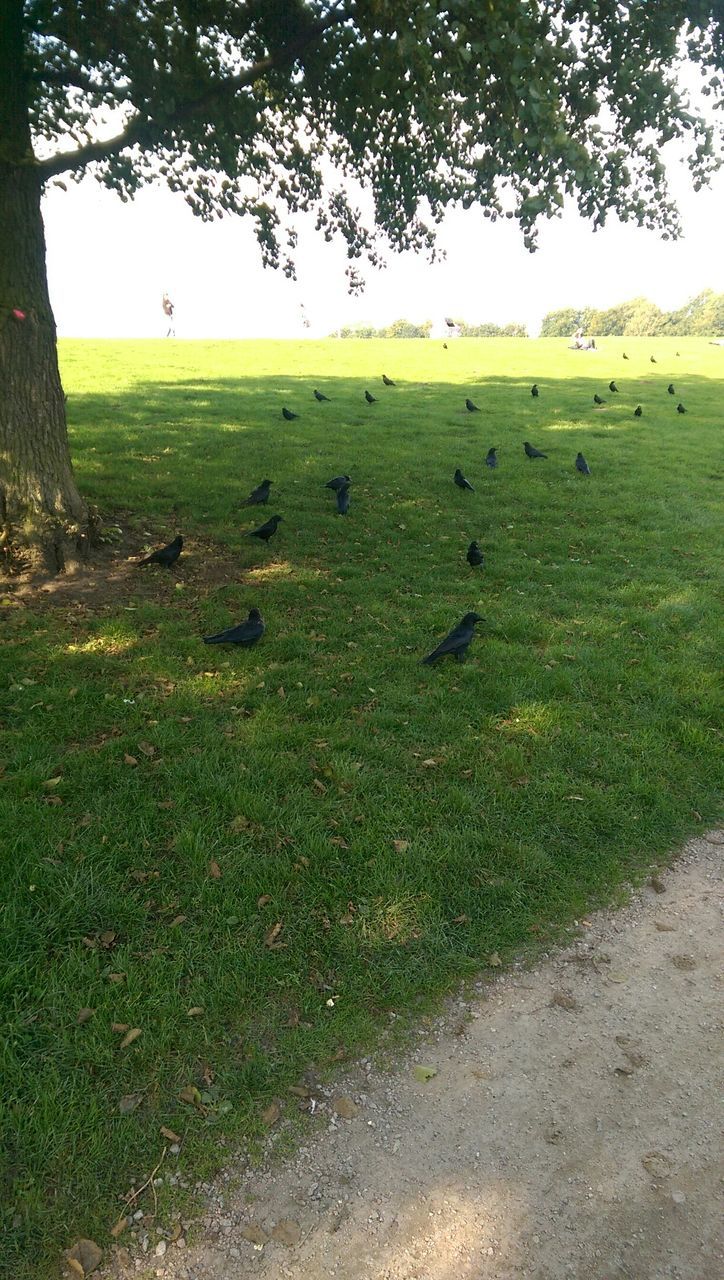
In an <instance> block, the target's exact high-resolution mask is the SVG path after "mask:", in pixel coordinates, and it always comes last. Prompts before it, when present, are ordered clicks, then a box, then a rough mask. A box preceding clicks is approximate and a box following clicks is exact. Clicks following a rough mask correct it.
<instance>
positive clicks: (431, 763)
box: [422, 759, 440, 769]
mask: <svg viewBox="0 0 724 1280" xmlns="http://www.w3.org/2000/svg"><path fill="white" fill-rule="evenodd" d="M439 763H440V761H439V760H433V759H430V760H423V762H422V767H423V769H436V768H437V766H438V764H439Z"/></svg>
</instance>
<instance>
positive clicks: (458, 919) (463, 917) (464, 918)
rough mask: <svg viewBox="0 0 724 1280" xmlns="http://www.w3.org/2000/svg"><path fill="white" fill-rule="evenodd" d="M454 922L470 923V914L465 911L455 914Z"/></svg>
mask: <svg viewBox="0 0 724 1280" xmlns="http://www.w3.org/2000/svg"><path fill="white" fill-rule="evenodd" d="M453 924H470V916H466V915H465V912H463V914H462V915H461V916H455V918H454V920H453Z"/></svg>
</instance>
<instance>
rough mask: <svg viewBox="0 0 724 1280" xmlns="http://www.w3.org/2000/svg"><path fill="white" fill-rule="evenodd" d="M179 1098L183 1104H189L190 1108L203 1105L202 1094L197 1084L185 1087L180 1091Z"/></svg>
mask: <svg viewBox="0 0 724 1280" xmlns="http://www.w3.org/2000/svg"><path fill="white" fill-rule="evenodd" d="M178 1096H179V1098H180V1100H181V1102H187V1103H188V1105H189V1106H190V1107H198V1106H200V1104H201V1094H200V1093H199V1091H198V1089H197V1088H196V1085H195V1084H187V1085H185V1086H184V1088H183V1089H180V1090H179V1095H178Z"/></svg>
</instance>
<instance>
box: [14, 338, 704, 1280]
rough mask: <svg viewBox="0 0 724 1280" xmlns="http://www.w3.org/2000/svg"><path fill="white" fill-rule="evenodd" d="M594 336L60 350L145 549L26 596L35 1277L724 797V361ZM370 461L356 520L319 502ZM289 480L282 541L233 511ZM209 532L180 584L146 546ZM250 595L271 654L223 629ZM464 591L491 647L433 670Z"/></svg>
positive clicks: (22, 923) (17, 622) (25, 1123)
mask: <svg viewBox="0 0 724 1280" xmlns="http://www.w3.org/2000/svg"><path fill="white" fill-rule="evenodd" d="M600 347H601V349H600V351H599V353H598V354H597V355H588V354H583V353H575V352H571V351H568V350H567V349H566V344H565V341H564V340H561V341H558V340H556V341H553V340H548V341H539V342H530V341H522V340H507V341H506V340H483V341H477V340H461V341H459V342H456V343H452V342H451V343H450V347H449V350H443V348H442V345H441V344H440V343H435V342H414V341H407V342H405V341H397V342H395V341H391V342H386V343H383V342H332V341H330V342H325V343H315V342H305V343H281V342H279V343H273V342H245V343H184V342H174V341H169V342H165V343H161V342H158V343H148V342H146V343H131V342H126V343H120V342H119V343H92V342H65V343H63V344H62V345H61V363H62V371H63V379H64V385H65V389H66V391H67V393H68V398H69V417H70V426H71V435H72V447H73V452H74V457H75V462H76V469H77V473H78V478H79V481H80V484H81V487H82V488H83V490H84V492H85V493H86V495H87V496H88V497H89V498H90V499H91V500H92V501H93V502H94V503H96V504H97V506H98V507H99V508H100V511H101V513H102V515H103V518H104V520H105V522H106V528H107V530H108V536H109V537H110V538H114V537H119V538H120V536H121V535H120V534H116V533H114V530H113V526H114V525H118V526H120V528H121V529H122V530H123V539H124V542H123V546H124V547H125V548H126V549H125V550H124V551H123V552H122V553H121V552H120V551H119V558H120V560H121V569H120V571H118V572H116V573H115V574H114V576H113V577H112V578H111V580H110V582H109V583H108V584H107V585H106V587H105V589H104V590H102V591H98V592H97V593H96V594H90V595H83V594H79V595H78V597H77V598H75V599H74V598H72V597H70V596H68V595H66V594H64V593H62V592H61V593H60V594H59V595H58V597H57V598H54V597H53V596H49V597H47V598H44V597H39V598H37V599H32V598H29V597H22V598H21V599H19V598H18V596H17V595H16V594H14V593H13V591H12V590H8V591H6V592H5V593H4V594H3V592H2V591H0V599H1V600H2V606H3V607H2V609H1V610H0V616H1V617H2V628H3V631H2V661H3V666H4V672H5V675H4V680H3V703H4V706H3V711H2V739H3V745H2V763H3V766H4V777H3V783H4V794H5V806H4V818H3V823H4V830H3V831H2V847H3V850H4V855H5V870H4V893H3V919H2V935H1V937H0V949H1V954H2V965H3V968H2V979H1V984H2V985H1V991H2V1017H3V1036H2V1042H1V1046H0V1055H1V1057H0V1061H1V1064H2V1077H3V1091H2V1106H3V1111H4V1122H3V1128H4V1133H3V1135H2V1140H1V1141H0V1148H1V1149H2V1153H3V1154H2V1156H0V1160H2V1161H3V1168H2V1177H1V1179H0V1188H1V1189H2V1196H1V1198H0V1204H1V1205H2V1211H3V1213H4V1215H5V1220H4V1226H3V1231H2V1243H1V1244H0V1250H2V1252H3V1253H4V1254H5V1262H6V1264H7V1266H8V1267H9V1273H10V1272H12V1274H13V1275H14V1277H15V1278H16V1280H25V1278H26V1277H27V1278H29V1277H31V1276H32V1277H34V1280H37V1277H41V1276H44V1275H46V1274H53V1272H54V1270H55V1268H56V1266H57V1258H58V1255H59V1253H60V1250H61V1249H62V1248H64V1247H66V1246H67V1245H68V1244H69V1243H71V1242H72V1240H73V1239H75V1238H76V1237H77V1236H79V1235H89V1236H91V1237H94V1238H96V1239H97V1240H98V1241H99V1243H101V1244H102V1245H103V1246H104V1247H105V1246H107V1245H109V1243H110V1238H109V1234H108V1232H109V1228H110V1227H111V1226H112V1224H113V1223H114V1222H115V1221H116V1220H117V1219H118V1218H120V1217H121V1216H122V1214H123V1210H124V1201H123V1199H122V1197H123V1196H124V1194H126V1193H127V1192H128V1191H129V1189H130V1188H131V1187H132V1186H135V1187H139V1186H140V1185H141V1183H142V1182H143V1181H144V1179H145V1178H146V1177H147V1176H148V1174H149V1173H150V1171H151V1170H152V1169H153V1167H154V1166H155V1165H156V1163H157V1161H158V1160H159V1158H160V1156H161V1153H162V1150H163V1147H164V1145H167V1141H168V1140H167V1139H165V1138H164V1137H163V1135H162V1134H161V1132H160V1129H161V1126H165V1127H167V1128H168V1129H170V1130H171V1131H174V1132H175V1133H177V1134H179V1135H180V1136H181V1138H182V1145H181V1153H180V1155H179V1156H178V1157H173V1156H170V1155H167V1157H166V1161H167V1164H168V1165H170V1166H172V1167H173V1168H174V1169H177V1168H180V1169H181V1170H182V1171H184V1173H185V1174H186V1175H187V1176H188V1178H189V1180H190V1181H191V1182H193V1181H194V1180H195V1179H196V1177H198V1176H199V1175H200V1173H204V1174H205V1173H206V1172H208V1171H209V1170H210V1169H212V1168H213V1167H214V1166H215V1164H218V1163H219V1162H220V1161H221V1160H222V1159H223V1155H224V1150H227V1151H228V1149H229V1145H230V1144H233V1143H234V1142H237V1141H242V1142H244V1141H247V1140H249V1139H253V1138H254V1136H255V1135H258V1134H260V1133H261V1132H263V1129H264V1121H263V1119H262V1112H263V1111H264V1109H265V1108H266V1107H268V1105H269V1104H270V1103H271V1102H273V1101H274V1100H275V1099H279V1100H280V1102H281V1104H282V1114H283V1115H291V1114H296V1105H297V1100H296V1099H295V1098H294V1097H293V1096H290V1095H289V1093H288V1089H289V1086H290V1085H291V1084H293V1083H294V1082H295V1081H298V1079H299V1077H300V1074H301V1073H302V1072H303V1071H304V1070H305V1069H308V1068H309V1067H310V1065H313V1066H314V1067H315V1068H316V1069H318V1070H320V1071H321V1070H325V1069H327V1068H328V1066H329V1064H330V1062H333V1061H334V1060H335V1059H340V1058H342V1057H343V1056H344V1055H345V1054H347V1055H348V1054H351V1053H353V1052H354V1051H355V1050H357V1049H358V1048H359V1047H360V1046H362V1045H366V1046H368V1047H369V1046H370V1045H372V1044H373V1043H374V1040H375V1036H376V1035H377V1034H378V1033H379V1031H380V1029H381V1028H383V1027H386V1026H388V1025H389V1023H390V1013H391V1012H394V1013H396V1014H398V1015H403V1016H404V1015H405V1014H406V1013H409V1012H410V1011H413V1012H414V1011H418V1012H419V1010H420V1009H422V1008H425V1007H429V1004H430V1002H431V1001H434V1000H435V999H436V998H437V997H439V996H440V995H441V994H442V993H443V992H444V991H445V990H447V989H449V987H450V985H451V984H452V983H454V982H455V981H456V980H458V979H460V978H461V977H464V976H465V975H469V974H471V973H474V972H477V971H479V970H480V969H481V968H484V967H485V966H486V965H487V964H488V963H489V962H490V958H491V956H494V953H496V952H497V953H498V954H499V955H500V956H501V957H502V958H503V959H505V958H506V957H507V956H509V955H511V954H512V953H513V952H514V951H516V950H517V949H519V948H521V946H524V945H526V944H530V943H536V944H537V943H540V942H543V943H545V942H547V941H549V940H550V939H551V938H553V937H555V936H556V933H557V931H558V930H560V928H561V926H563V925H565V924H566V923H570V921H571V920H572V919H574V918H576V917H578V916H579V915H580V914H581V913H582V912H584V911H585V910H587V909H588V908H590V907H591V906H592V905H594V904H596V903H600V902H603V901H607V900H610V898H611V897H612V896H615V893H616V889H617V886H620V885H621V884H622V882H624V881H626V880H629V879H632V878H633V879H635V878H636V877H637V876H640V875H642V874H643V873H644V871H645V869H646V868H648V867H650V866H651V864H652V863H653V862H655V861H656V860H661V859H665V858H666V857H667V856H668V855H669V853H670V851H671V850H673V849H674V848H675V847H676V846H677V844H678V843H679V842H680V841H681V840H682V839H683V838H684V837H686V836H687V835H689V834H690V833H691V832H693V831H697V830H702V829H703V826H705V825H706V824H707V823H708V822H711V821H713V820H714V818H715V817H716V815H717V812H718V798H717V797H718V784H719V783H720V781H721V766H720V762H721V756H720V755H718V754H717V749H718V747H719V748H720V745H721V743H720V740H719V739H718V738H717V731H716V730H717V723H718V715H719V710H720V704H719V706H718V705H717V697H718V690H717V685H716V671H717V630H718V629H719V628H720V623H721V615H720V614H719V613H718V611H717V599H716V586H717V578H718V576H719V575H720V570H721V561H720V559H718V557H717V547H718V546H720V545H721V530H720V527H718V526H717V514H718V511H719V512H720V507H718V502H719V501H720V493H721V480H722V474H723V469H722V465H721V454H720V448H721V419H722V391H723V385H724V379H723V375H724V351H723V350H721V349H717V348H714V347H711V346H708V345H707V344H706V342H705V341H703V340H693V339H679V340H676V341H675V342H674V341H670V342H666V341H661V340H652V339H639V340H635V339H626V340H619V339H609V340H605V341H603V340H602V341H601V344H600ZM624 349H625V350H626V351H627V353H628V355H629V357H630V358H629V360H628V361H624V360H623V358H622V352H623V350H624ZM677 351H678V352H680V354H679V355H677V354H676V352H677ZM652 352H653V353H654V354H655V356H656V359H657V364H656V365H653V364H651V363H650V362H649V356H650V354H651V353H652ZM383 372H384V373H386V374H388V375H389V376H390V377H391V378H393V379H395V381H396V383H397V385H396V387H394V388H385V387H383V385H382V382H381V375H382V373H383ZM611 378H615V379H616V380H617V382H618V385H619V387H620V393H619V394H618V395H610V394H609V393H608V390H607V386H608V382H609V380H610V379H611ZM670 380H673V382H674V385H675V387H676V391H677V395H676V398H673V397H671V396H669V395H667V392H666V386H667V383H668V382H669V381H670ZM533 381H537V382H538V383H539V385H540V388H541V394H540V398H539V399H538V400H533V399H532V398H531V396H530V393H529V388H530V384H531V383H532V382H533ZM313 387H318V388H320V390H322V391H323V392H325V393H326V394H327V395H328V396H329V397H330V403H329V404H321V405H320V404H317V403H316V402H315V401H314V399H313V397H312V388H313ZM365 387H368V388H369V389H370V390H371V391H372V392H373V393H374V394H375V395H376V396H378V397H379V402H378V403H377V404H374V405H371V406H368V405H366V404H365V402H364V398H363V393H364V388H365ZM594 392H599V393H600V394H601V395H603V396H605V397H606V398H607V404H606V405H605V406H604V407H603V408H601V409H596V408H595V407H594V405H593V403H592V396H593V394H594ZM466 395H470V396H472V398H473V399H474V400H475V401H476V403H478V404H479V405H480V407H481V410H482V412H481V413H479V414H468V413H466V412H465V410H464V408H463V401H464V397H465V396H466ZM679 399H681V400H682V401H683V403H684V404H685V405H686V407H687V409H688V413H687V415H686V416H678V415H677V414H676V412H675V406H676V404H677V402H678V400H679ZM637 403H641V404H642V405H643V409H644V412H643V416H642V417H641V418H640V419H636V418H634V416H633V409H634V406H635V405H636V404H637ZM282 405H288V406H289V407H290V408H292V409H293V410H295V411H297V412H298V413H299V415H300V416H299V419H298V421H295V422H292V423H285V422H284V421H282V418H281V407H282ZM526 439H527V440H530V441H531V442H532V443H533V444H534V445H536V446H538V447H539V448H541V449H544V450H545V451H546V452H547V453H548V455H549V456H548V460H547V461H540V462H529V461H528V460H527V459H526V458H525V456H524V454H523V450H522V441H523V440H526ZM490 445H497V446H499V458H500V466H499V468H498V470H497V471H495V472H492V471H489V470H488V469H487V468H486V467H485V466H484V457H485V453H486V451H487V449H488V447H489V446H490ZM579 449H582V450H583V452H584V453H585V456H586V458H587V460H588V462H589V464H590V467H591V472H592V475H591V476H590V478H583V477H581V476H579V475H577V474H576V472H575V471H574V469H573V461H574V458H575V455H576V452H577V450H579ZM456 466H460V467H461V468H462V469H463V471H464V473H465V474H466V475H467V476H468V478H469V479H470V480H471V481H472V483H473V484H474V485H475V487H476V492H475V493H463V492H460V491H459V490H458V489H456V488H455V487H454V485H453V484H452V475H453V471H454V469H455V467H456ZM339 472H348V473H349V474H350V475H351V476H352V479H353V487H352V507H351V511H350V514H349V516H348V517H346V518H340V517H338V516H337V514H336V510H335V504H334V498H333V495H332V494H330V493H329V492H328V491H325V490H324V489H323V488H322V487H321V486H322V484H323V482H324V481H326V480H327V479H328V478H329V477H330V476H332V475H335V474H337V473H339ZM266 476H268V477H270V478H271V479H273V480H274V488H273V490H272V493H273V497H272V499H271V502H270V505H269V507H268V508H267V514H271V513H272V512H276V511H278V512H279V513H280V514H282V515H283V517H284V523H283V524H282V525H281V526H280V529H279V531H278V533H277V535H276V537H275V538H274V539H273V541H272V542H271V544H270V545H269V547H268V548H266V547H265V546H263V545H262V544H257V543H256V542H254V541H253V540H249V539H247V538H245V537H244V536H243V533H244V530H247V529H250V528H252V527H253V526H254V524H255V523H257V519H256V516H257V514H258V512H257V509H251V510H244V509H243V508H241V507H240V501H241V500H242V499H243V498H244V496H245V495H246V494H247V493H248V492H249V490H250V489H251V488H252V487H253V486H254V485H256V484H257V483H259V481H260V480H262V479H263V478H264V477H266ZM177 532H181V533H183V534H184V536H185V538H186V539H187V542H186V548H185V552H184V555H183V557H182V559H181V560H180V561H179V563H178V566H177V568H176V570H175V571H173V572H171V573H169V572H166V571H164V570H161V569H156V568H151V569H148V570H145V571H143V573H140V572H138V571H137V570H135V569H134V568H132V567H130V566H128V567H126V566H125V557H127V556H128V555H129V554H130V552H131V550H132V551H133V552H134V553H139V554H140V552H141V550H142V549H144V548H151V547H153V546H155V545H159V544H160V543H161V542H166V541H168V540H170V538H172V537H173V536H174V535H175V534H176V533H177ZM471 538H477V540H478V541H479V542H480V544H481V546H482V548H483V550H484V552H485V555H486V557H487V564H486V566H485V568H484V569H483V570H482V571H472V570H470V568H469V567H468V565H467V563H466V562H465V558H464V553H465V549H466V547H467V544H468V542H469V541H470V539H471ZM120 545H121V544H120V542H119V546H120ZM252 605H256V606H258V607H259V608H260V609H261V611H262V614H263V616H264V618H265V620H266V624H267V631H266V634H265V636H264V638H263V639H262V641H261V642H260V643H259V644H258V645H257V646H256V647H255V648H254V649H251V650H249V651H241V652H235V651H233V650H219V649H210V648H206V647H205V646H204V645H202V644H201V642H200V637H201V636H202V635H204V634H208V632H210V631H212V630H218V629H220V628H222V627H224V626H227V625H229V624H231V623H233V622H235V621H237V620H240V619H241V618H242V617H244V616H246V613H247V611H248V609H249V608H250V607H251V606H252ZM469 609H474V610H477V611H478V612H479V613H481V614H483V615H484V616H485V618H486V620H487V621H486V623H485V624H484V625H483V626H481V627H479V628H478V633H479V634H478V636H477V638H476V639H475V640H474V641H473V645H472V646H471V649H470V653H469V655H468V659H467V662H466V663H464V664H460V665H458V664H456V663H454V662H451V661H449V660H446V661H445V662H443V663H441V664H439V665H436V666H432V667H423V666H421V665H420V658H421V657H422V656H423V655H424V654H425V653H426V652H428V651H429V650H430V649H431V648H433V646H434V644H435V643H436V641H437V640H438V639H439V638H440V637H441V636H443V635H444V634H445V633H446V631H447V630H448V629H449V628H450V627H451V626H452V625H453V624H454V623H455V622H457V621H458V620H459V618H460V617H461V615H462V614H463V613H464V612H466V611H467V610H469ZM81 1010H83V1011H85V1012H84V1013H82V1014H81V1017H80V1018H79V1016H78V1015H79V1012H80V1011H81ZM189 1010H195V1011H196V1012H194V1013H193V1014H191V1015H190V1014H189ZM90 1011H92V1012H90ZM198 1011H201V1012H198ZM118 1026H120V1027H124V1028H126V1031H127V1030H128V1029H136V1028H139V1029H140V1033H141V1034H140V1035H138V1036H137V1037H136V1038H135V1039H134V1040H133V1042H132V1043H129V1044H128V1045H127V1046H126V1047H123V1045H124V1040H125V1036H126V1031H123V1030H120V1031H119V1030H114V1027H118ZM189 1087H193V1088H195V1089H198V1091H199V1092H198V1093H186V1094H185V1095H184V1096H185V1097H186V1099H190V1101H189V1100H187V1101H183V1100H182V1099H181V1097H180V1094H181V1093H182V1091H184V1090H187V1089H188V1088H189ZM304 1123H310V1122H309V1121H306V1120H305V1121H304ZM224 1144H226V1146H224ZM167 1204H168V1200H167V1198H163V1199H162V1201H161V1211H160V1217H159V1225H164V1224H165V1223H166V1222H167V1218H166V1217H165V1216H164V1215H165V1213H166V1208H167ZM137 1205H140V1207H141V1208H143V1209H145V1210H146V1211H147V1212H148V1213H151V1211H152V1207H153V1206H152V1201H151V1199H150V1197H149V1196H148V1194H145V1195H144V1196H142V1197H141V1198H140V1199H139V1200H138V1201H136V1202H135V1203H134V1206H133V1207H134V1208H135V1207H136V1206H137ZM127 1238H128V1237H127V1234H126V1235H121V1236H120V1237H119V1243H121V1244H123V1243H126V1242H127Z"/></svg>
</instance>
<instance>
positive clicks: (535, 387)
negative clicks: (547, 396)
mask: <svg viewBox="0 0 724 1280" xmlns="http://www.w3.org/2000/svg"><path fill="white" fill-rule="evenodd" d="M530 394H531V395H532V397H533V399H534V400H536V399H537V398H538V396H539V395H540V391H539V390H538V383H537V382H534V383H533V386H532V387H531V389H530Z"/></svg>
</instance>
